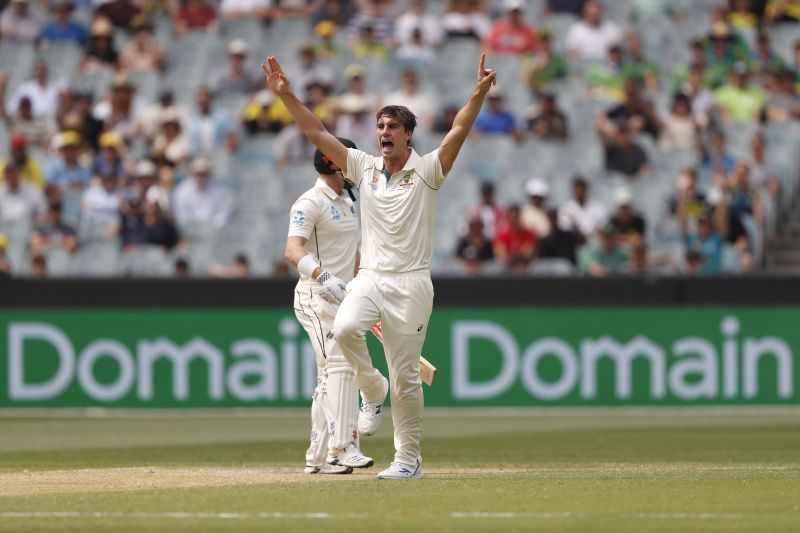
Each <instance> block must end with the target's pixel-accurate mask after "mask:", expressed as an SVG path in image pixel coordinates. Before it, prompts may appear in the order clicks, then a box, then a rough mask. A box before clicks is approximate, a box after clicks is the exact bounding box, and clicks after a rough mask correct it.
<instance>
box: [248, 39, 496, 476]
mask: <svg viewBox="0 0 800 533" xmlns="http://www.w3.org/2000/svg"><path fill="white" fill-rule="evenodd" d="M484 63H485V55H484V54H481V58H480V61H479V63H478V69H477V79H476V85H475V89H474V90H473V92H472V94H471V95H470V97H469V99H468V100H467V102H466V104H464V106H463V107H462V108H461V109H460V110H459V112H458V114H457V115H456V117H455V120H454V121H453V127H452V129H451V130H450V131H449V132H448V133H447V135H446V136H445V138H444V140H443V141H442V144H441V145H440V146H439V148H438V149H436V150H434V151H433V152H430V153H427V154H425V155H422V156H421V155H419V154H418V153H417V152H416V151H415V150H413V149H412V148H411V147H410V146H409V143H410V141H411V136H412V135H413V134H414V128H415V127H416V124H417V122H416V117H415V116H414V114H413V113H412V112H411V111H410V110H408V109H407V108H405V107H402V106H386V107H383V108H382V109H380V110H379V111H378V113H377V114H376V117H375V118H376V140H377V143H378V148H379V155H378V156H373V155H370V154H368V153H365V152H362V151H360V150H357V149H355V148H349V147H347V146H345V145H344V144H342V143H341V142H340V141H339V140H338V139H337V138H336V137H335V136H334V135H332V134H331V133H330V132H328V131H327V130H326V129H325V126H324V125H323V124H322V122H320V121H319V119H317V118H316V117H315V116H314V114H313V113H312V112H311V111H310V110H309V109H308V108H306V107H305V106H304V105H303V104H302V102H301V101H300V100H298V98H297V97H296V96H295V95H294V93H293V92H292V90H291V89H290V87H289V80H288V79H287V78H286V75H285V74H284V72H283V70H282V68H281V66H280V64H279V63H278V60H277V59H275V58H274V57H269V58H268V59H267V63H266V64H262V65H261V67H262V69H263V70H264V74H265V75H266V77H267V83H268V84H269V87H270V89H272V91H273V92H274V93H275V94H276V95H277V96H278V97H279V98H280V99H281V100H282V101H283V103H284V104H285V105H286V107H287V109H288V110H289V112H290V113H291V115H292V117H293V118H294V120H295V122H296V123H297V125H298V126H299V127H300V129H301V130H302V131H303V133H304V134H305V135H306V137H307V138H308V139H309V140H310V141H311V142H312V143H313V144H314V145H315V146H316V147H317V148H319V150H320V151H321V152H322V153H323V154H325V155H326V156H328V157H329V158H330V159H331V160H332V161H333V163H334V164H336V165H337V166H338V167H340V168H342V169H344V170H345V174H346V175H347V176H348V178H349V179H351V180H352V181H353V183H354V187H355V188H357V189H358V190H359V192H360V198H359V203H360V204H361V224H362V229H361V268H360V270H359V271H358V275H357V276H356V277H355V278H354V279H353V281H351V282H350V283H349V284H348V286H347V290H346V295H345V296H344V299H343V301H342V303H341V305H340V306H339V311H338V313H337V314H336V319H335V320H334V323H333V336H334V338H335V340H336V342H337V344H338V345H339V346H340V347H341V349H342V352H343V353H344V355H345V357H346V358H347V360H348V361H349V362H350V364H351V365H352V366H353V369H354V370H355V382H356V385H357V386H358V388H359V389H361V398H362V403H361V411H360V413H359V415H358V429H359V431H360V432H361V434H362V435H373V434H374V433H375V432H376V431H377V430H378V426H379V425H380V421H381V415H382V407H383V403H384V401H385V399H386V395H387V393H388V392H389V391H391V400H392V421H393V422H394V445H395V456H394V461H393V462H392V464H391V465H390V466H389V467H388V468H387V469H386V470H384V471H382V472H380V473H379V474H378V476H377V477H378V479H392V480H403V479H418V478H421V477H422V449H421V440H422V404H423V400H422V383H421V380H420V375H419V356H420V351H421V349H422V345H423V344H424V342H425V335H426V333H427V326H428V319H429V318H430V314H431V310H432V307H433V285H432V284H431V277H430V267H431V258H432V256H433V241H434V221H435V210H436V199H437V195H438V192H439V189H440V188H441V186H442V185H443V184H444V181H445V179H446V177H447V174H448V173H449V172H450V169H451V168H452V167H453V163H454V162H455V160H456V157H457V156H458V153H459V151H460V150H461V146H462V145H463V144H464V141H465V140H466V138H467V135H468V134H469V130H470V129H471V128H472V124H473V122H475V118H476V117H477V115H478V112H479V111H480V108H481V106H482V105H483V101H484V99H485V98H486V93H487V92H488V91H489V89H490V88H491V86H492V85H493V84H494V83H495V81H496V73H495V72H494V71H493V70H491V69H486V68H485V67H484ZM331 292H332V293H333V294H334V295H335V296H338V295H339V292H338V291H336V292H334V291H331ZM378 321H380V322H381V323H382V327H383V346H384V352H385V354H386V362H387V364H388V367H389V380H387V379H386V378H385V377H384V376H383V375H381V374H380V372H378V371H377V370H376V369H375V368H374V367H373V366H372V361H371V359H370V356H369V352H368V351H367V345H366V337H365V334H366V331H367V330H369V329H370V328H371V327H372V325H373V324H375V323H376V322H378Z"/></svg>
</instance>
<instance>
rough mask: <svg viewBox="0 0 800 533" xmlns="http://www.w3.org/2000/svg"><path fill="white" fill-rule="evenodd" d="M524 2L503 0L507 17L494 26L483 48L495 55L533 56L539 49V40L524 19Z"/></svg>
mask: <svg viewBox="0 0 800 533" xmlns="http://www.w3.org/2000/svg"><path fill="white" fill-rule="evenodd" d="M524 9H525V1H524V0H503V11H505V16H504V17H503V18H501V19H499V20H497V21H496V22H495V23H494V24H492V27H491V29H490V30H489V33H488V35H486V37H485V38H484V40H483V47H484V49H486V50H487V51H489V52H491V53H495V54H511V55H522V54H532V53H534V52H536V50H537V49H538V48H539V38H538V37H537V35H536V32H535V31H533V29H531V28H530V27H529V26H528V25H527V24H525V21H524V19H523V11H524Z"/></svg>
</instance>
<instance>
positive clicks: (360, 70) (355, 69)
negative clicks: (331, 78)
mask: <svg viewBox="0 0 800 533" xmlns="http://www.w3.org/2000/svg"><path fill="white" fill-rule="evenodd" d="M364 72H366V69H365V68H364V65H359V64H357V63H354V64H352V65H347V67H345V69H344V77H345V79H348V80H352V79H354V78H363V77H364Z"/></svg>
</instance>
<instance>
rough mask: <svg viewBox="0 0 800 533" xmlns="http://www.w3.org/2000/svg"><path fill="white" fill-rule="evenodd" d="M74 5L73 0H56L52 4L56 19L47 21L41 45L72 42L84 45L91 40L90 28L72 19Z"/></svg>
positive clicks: (40, 36) (41, 37)
mask: <svg viewBox="0 0 800 533" xmlns="http://www.w3.org/2000/svg"><path fill="white" fill-rule="evenodd" d="M73 8H74V6H73V5H72V1H71V0H54V1H53V2H52V4H51V6H50V9H52V10H53V11H54V12H55V14H56V17H55V20H53V21H52V22H49V23H47V24H46V25H45V26H44V28H42V31H41V33H40V34H39V43H40V46H43V47H47V46H49V45H50V44H62V43H71V44H76V45H78V46H80V47H84V46H85V45H86V42H87V41H88V40H89V30H88V29H87V28H86V26H84V25H83V24H80V23H79V22H75V21H73V20H72V10H73Z"/></svg>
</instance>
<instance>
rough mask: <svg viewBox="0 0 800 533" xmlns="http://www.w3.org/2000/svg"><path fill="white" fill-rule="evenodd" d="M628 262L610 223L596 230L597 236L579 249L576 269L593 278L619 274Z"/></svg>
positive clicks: (626, 255)
mask: <svg viewBox="0 0 800 533" xmlns="http://www.w3.org/2000/svg"><path fill="white" fill-rule="evenodd" d="M627 263H628V254H627V252H626V251H625V248H624V247H623V246H621V245H620V244H618V243H617V241H616V239H615V235H614V230H613V229H612V228H611V226H610V225H608V226H603V227H601V228H600V229H599V230H598V231H597V237H596V238H595V239H593V240H591V241H590V242H589V243H587V244H586V246H584V247H583V248H582V249H581V252H580V258H579V260H578V270H579V271H580V273H581V274H586V275H588V276H590V277H593V278H603V277H607V276H610V275H614V274H621V273H622V272H623V271H624V269H625V266H626V265H627Z"/></svg>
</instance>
